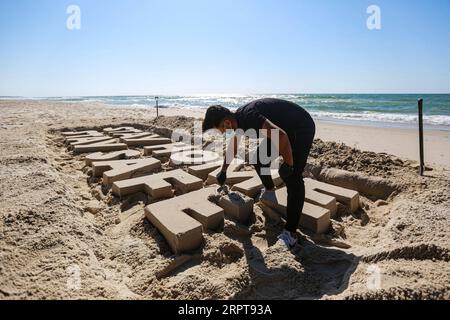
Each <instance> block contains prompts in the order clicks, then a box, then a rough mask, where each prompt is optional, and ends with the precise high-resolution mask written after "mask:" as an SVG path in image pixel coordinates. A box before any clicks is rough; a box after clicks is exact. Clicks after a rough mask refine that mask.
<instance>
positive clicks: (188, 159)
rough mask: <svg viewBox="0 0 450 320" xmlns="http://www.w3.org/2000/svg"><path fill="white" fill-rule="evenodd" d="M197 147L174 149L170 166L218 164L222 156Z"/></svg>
mask: <svg viewBox="0 0 450 320" xmlns="http://www.w3.org/2000/svg"><path fill="white" fill-rule="evenodd" d="M196 148H197V147H196V146H188V147H187V148H186V150H180V149H182V148H174V149H173V150H172V155H171V156H170V164H171V165H173V166H179V165H185V166H189V165H201V164H205V163H211V162H217V161H218V160H219V159H220V156H219V155H218V154H217V153H215V152H212V151H205V150H198V149H196Z"/></svg>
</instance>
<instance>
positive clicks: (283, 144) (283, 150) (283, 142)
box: [262, 119, 294, 167]
mask: <svg viewBox="0 0 450 320" xmlns="http://www.w3.org/2000/svg"><path fill="white" fill-rule="evenodd" d="M262 129H263V130H264V131H263V132H264V135H265V136H266V137H267V138H269V139H272V134H273V133H274V132H273V131H272V130H278V133H279V134H278V135H279V137H278V141H273V140H272V142H274V143H275V145H276V146H277V148H278V152H279V153H280V155H281V156H282V157H283V160H284V162H285V163H286V164H287V165H289V166H290V167H293V166H294V158H293V155H292V146H291V142H290V141H289V137H288V135H287V134H286V132H285V131H284V130H283V129H281V128H280V127H278V126H277V125H275V124H273V123H272V122H270V121H269V120H267V119H266V121H264V123H263V125H262Z"/></svg>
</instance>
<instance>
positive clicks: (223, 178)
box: [216, 170, 227, 186]
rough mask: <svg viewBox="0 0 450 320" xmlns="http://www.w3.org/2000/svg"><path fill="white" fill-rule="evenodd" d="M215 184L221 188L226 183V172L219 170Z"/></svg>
mask: <svg viewBox="0 0 450 320" xmlns="http://www.w3.org/2000/svg"><path fill="white" fill-rule="evenodd" d="M216 179H217V182H218V183H219V185H220V186H223V185H224V184H225V181H227V172H226V171H223V170H220V172H219V173H218V174H217V176H216Z"/></svg>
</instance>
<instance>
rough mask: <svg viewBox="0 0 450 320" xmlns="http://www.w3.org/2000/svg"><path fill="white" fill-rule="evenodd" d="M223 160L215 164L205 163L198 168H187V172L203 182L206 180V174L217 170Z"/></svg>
mask: <svg viewBox="0 0 450 320" xmlns="http://www.w3.org/2000/svg"><path fill="white" fill-rule="evenodd" d="M222 163H223V160H219V161H217V162H211V163H205V164H201V165H198V166H189V167H188V172H189V173H190V174H192V175H193V176H196V177H197V178H200V179H202V180H203V181H205V180H206V179H207V178H208V174H210V173H211V172H213V171H215V170H217V169H219V168H220V167H221V166H222Z"/></svg>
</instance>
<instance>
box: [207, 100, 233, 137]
mask: <svg viewBox="0 0 450 320" xmlns="http://www.w3.org/2000/svg"><path fill="white" fill-rule="evenodd" d="M231 117H233V113H232V112H231V111H230V110H229V109H227V108H225V107H222V106H211V107H209V108H208V110H207V111H206V115H205V119H204V120H203V125H202V130H203V132H205V131H208V130H210V129H214V128H217V127H218V126H219V125H220V123H221V122H222V121H223V120H225V119H227V118H231Z"/></svg>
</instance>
